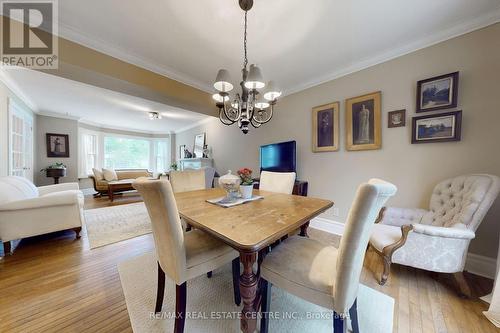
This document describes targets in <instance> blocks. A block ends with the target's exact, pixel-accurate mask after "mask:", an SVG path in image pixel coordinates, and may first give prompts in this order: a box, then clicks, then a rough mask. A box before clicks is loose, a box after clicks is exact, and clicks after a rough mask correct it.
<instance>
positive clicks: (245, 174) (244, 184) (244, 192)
mask: <svg viewBox="0 0 500 333" xmlns="http://www.w3.org/2000/svg"><path fill="white" fill-rule="evenodd" d="M238 176H240V179H241V184H240V193H241V197H242V198H243V199H250V198H251V197H252V190H253V178H252V170H250V169H248V168H243V169H240V170H238Z"/></svg>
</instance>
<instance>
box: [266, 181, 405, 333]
mask: <svg viewBox="0 0 500 333" xmlns="http://www.w3.org/2000/svg"><path fill="white" fill-rule="evenodd" d="M396 191H397V188H396V186H394V185H393V184H391V183H388V182H385V181H383V180H380V179H371V180H370V181H369V182H368V183H364V184H361V185H360V186H359V187H358V190H357V192H356V196H355V198H354V202H353V204H352V206H351V209H350V211H349V215H348V217H347V222H346V226H345V231H344V233H343V235H342V239H341V241H340V246H339V248H338V249H336V248H335V247H333V246H330V245H325V244H323V243H321V242H318V241H315V240H313V239H310V238H306V237H299V236H294V237H291V238H288V239H287V240H285V241H284V242H282V243H281V245H280V246H278V247H276V248H275V249H274V250H273V251H272V252H271V253H270V254H268V255H267V256H266V257H265V258H264V260H263V262H262V265H261V271H260V274H261V278H262V285H261V286H262V288H261V292H262V303H261V304H262V307H261V311H262V319H261V330H260V332H261V333H265V332H268V329H269V318H267V317H266V316H265V314H267V313H269V311H270V310H269V309H270V303H271V286H272V285H275V286H277V287H278V288H281V289H283V290H285V291H287V292H289V293H290V294H293V295H295V296H298V297H300V298H303V299H304V300H306V301H308V302H311V303H314V304H317V305H319V306H322V307H325V308H328V309H331V310H333V332H334V333H344V332H346V329H347V325H346V324H347V323H346V318H347V316H348V314H349V316H350V319H351V325H352V329H353V332H355V333H356V332H359V324H358V313H357V302H356V299H357V294H358V287H359V278H360V275H361V270H362V268H363V260H364V256H365V250H366V246H367V245H368V240H369V239H370V234H371V230H372V227H373V225H374V223H375V220H376V218H377V215H378V212H379V210H380V208H381V207H382V206H383V205H384V203H385V202H386V201H387V199H388V198H389V197H391V196H393V195H394V194H395V193H396Z"/></svg>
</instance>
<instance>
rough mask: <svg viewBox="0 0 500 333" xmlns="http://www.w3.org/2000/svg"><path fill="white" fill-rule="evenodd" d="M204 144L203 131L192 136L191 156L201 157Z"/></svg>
mask: <svg viewBox="0 0 500 333" xmlns="http://www.w3.org/2000/svg"><path fill="white" fill-rule="evenodd" d="M204 146H205V133H201V134H197V135H196V136H195V137H194V147H193V154H194V156H193V157H198V158H201V157H203V147H204Z"/></svg>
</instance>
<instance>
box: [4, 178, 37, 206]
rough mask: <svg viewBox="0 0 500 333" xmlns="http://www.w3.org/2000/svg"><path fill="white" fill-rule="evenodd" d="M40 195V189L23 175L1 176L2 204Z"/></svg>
mask: <svg viewBox="0 0 500 333" xmlns="http://www.w3.org/2000/svg"><path fill="white" fill-rule="evenodd" d="M37 197H38V189H37V188H36V186H35V185H33V183H32V182H30V181H29V180H28V179H26V178H23V177H17V176H7V177H0V204H4V203H7V202H11V201H18V200H25V199H32V198H37Z"/></svg>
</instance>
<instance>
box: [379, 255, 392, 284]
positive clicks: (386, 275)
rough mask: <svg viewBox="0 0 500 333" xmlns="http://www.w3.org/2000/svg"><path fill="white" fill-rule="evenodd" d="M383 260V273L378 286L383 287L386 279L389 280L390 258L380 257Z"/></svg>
mask: <svg viewBox="0 0 500 333" xmlns="http://www.w3.org/2000/svg"><path fill="white" fill-rule="evenodd" d="M382 258H383V260H384V272H383V273H382V277H381V278H380V282H379V284H380V285H381V286H383V285H384V284H385V283H386V282H387V279H388V278H389V274H390V273H391V258H389V257H387V256H383V257H382Z"/></svg>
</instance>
